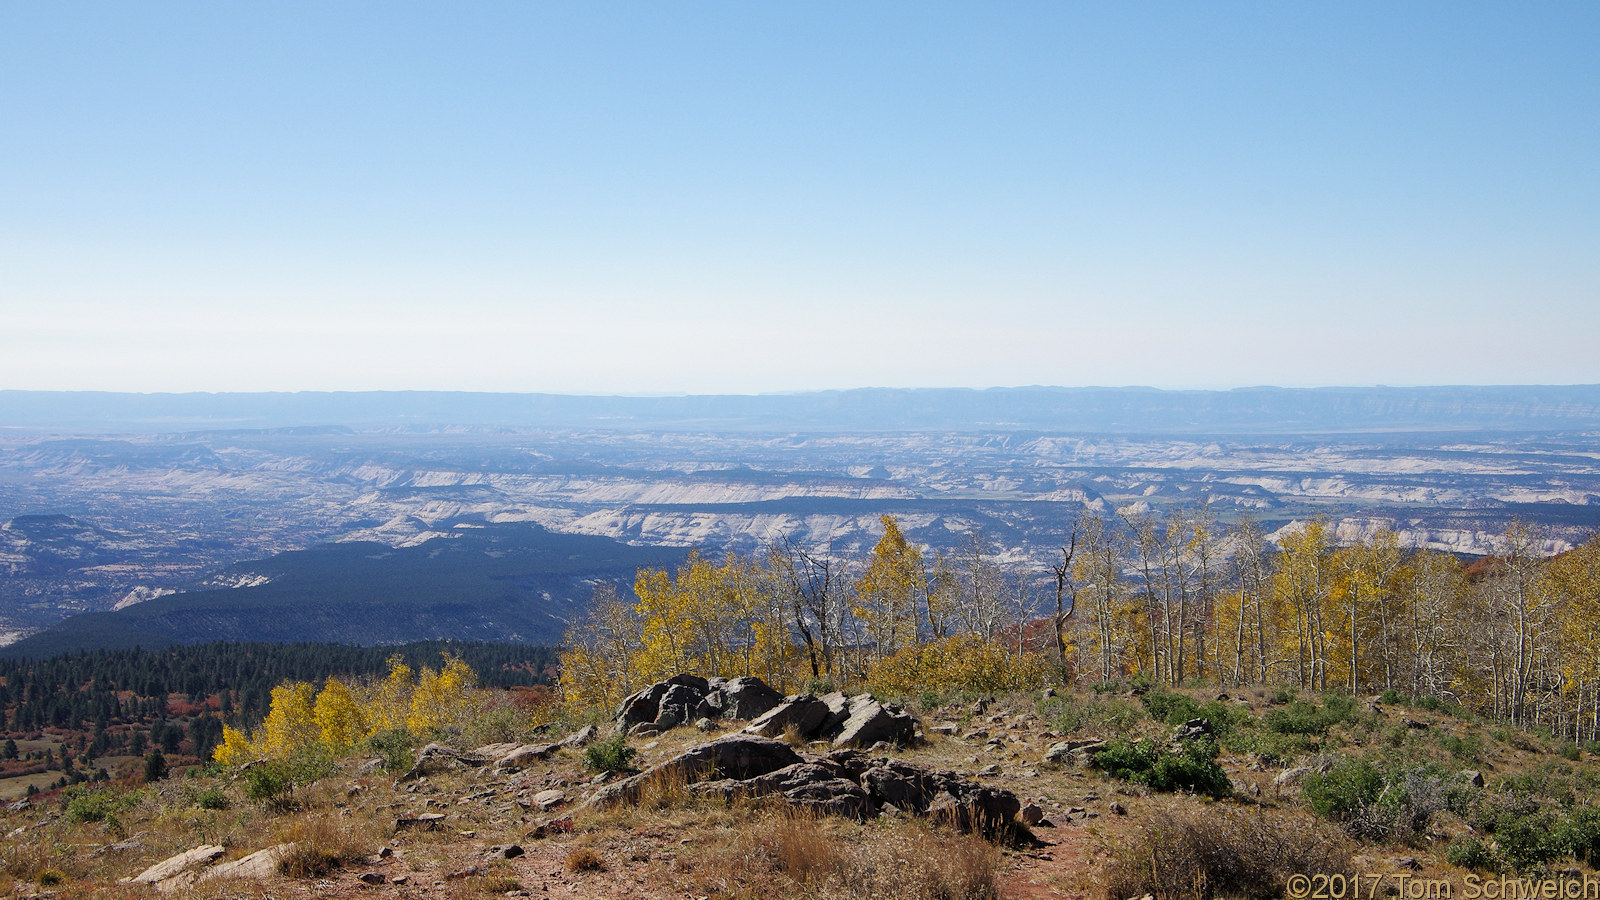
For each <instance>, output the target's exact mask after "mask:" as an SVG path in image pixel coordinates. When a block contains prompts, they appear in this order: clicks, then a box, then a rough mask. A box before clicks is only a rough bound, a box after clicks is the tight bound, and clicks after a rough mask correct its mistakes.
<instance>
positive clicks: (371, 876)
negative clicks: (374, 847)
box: [356, 872, 387, 884]
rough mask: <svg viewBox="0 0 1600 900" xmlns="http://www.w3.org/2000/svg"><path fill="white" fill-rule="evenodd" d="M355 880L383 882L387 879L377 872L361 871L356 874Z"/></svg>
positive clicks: (374, 882)
mask: <svg viewBox="0 0 1600 900" xmlns="http://www.w3.org/2000/svg"><path fill="white" fill-rule="evenodd" d="M356 880H357V881H360V882H361V883H362V884H383V883H384V882H385V881H386V880H387V879H385V878H384V877H383V875H381V874H379V873H377V872H362V873H361V874H360V875H357V876H356Z"/></svg>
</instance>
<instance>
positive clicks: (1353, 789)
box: [1301, 759, 1384, 821]
mask: <svg viewBox="0 0 1600 900" xmlns="http://www.w3.org/2000/svg"><path fill="white" fill-rule="evenodd" d="M1383 788H1384V780H1383V775H1381V774H1380V773H1379V772H1378V770H1377V769H1375V768H1373V766H1372V764H1371V763H1369V762H1367V761H1366V760H1364V759H1346V760H1344V761H1343V762H1340V763H1339V764H1338V765H1336V766H1334V767H1333V768H1332V769H1329V770H1328V771H1326V772H1313V773H1312V774H1310V775H1308V776H1306V780H1305V784H1304V785H1303V786H1302V787H1301V794H1302V795H1303V796H1304V797H1305V798H1306V805H1307V806H1309V807H1311V811H1312V812H1314V813H1316V814H1317V815H1319V816H1322V817H1323V818H1327V819H1333V820H1335V821H1344V820H1346V819H1348V818H1350V817H1351V816H1353V815H1355V814H1356V813H1357V812H1358V811H1360V810H1361V809H1363V808H1364V807H1366V806H1370V805H1371V804H1373V803H1376V802H1377V800H1378V797H1379V795H1381V794H1382V793H1383Z"/></svg>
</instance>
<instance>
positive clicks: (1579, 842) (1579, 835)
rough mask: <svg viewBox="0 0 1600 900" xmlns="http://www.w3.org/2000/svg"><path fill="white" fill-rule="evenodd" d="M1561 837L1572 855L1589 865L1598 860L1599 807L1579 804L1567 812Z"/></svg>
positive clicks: (1599, 849) (1599, 844)
mask: <svg viewBox="0 0 1600 900" xmlns="http://www.w3.org/2000/svg"><path fill="white" fill-rule="evenodd" d="M1561 839H1562V841H1563V843H1565V844H1566V845H1567V847H1568V849H1569V852H1571V853H1572V855H1573V856H1574V857H1576V858H1578V859H1581V860H1584V861H1585V862H1587V863H1589V865H1590V866H1593V865H1594V864H1595V863H1597V862H1600V809H1597V808H1595V807H1593V806H1580V807H1578V808H1577V809H1574V810H1572V811H1571V812H1570V813H1568V814H1567V820H1566V821H1565V822H1563V823H1562V825H1561Z"/></svg>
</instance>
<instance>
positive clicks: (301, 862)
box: [278, 813, 377, 878]
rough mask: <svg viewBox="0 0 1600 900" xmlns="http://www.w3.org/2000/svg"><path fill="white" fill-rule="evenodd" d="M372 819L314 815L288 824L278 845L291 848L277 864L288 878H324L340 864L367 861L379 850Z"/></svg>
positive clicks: (326, 814) (279, 869)
mask: <svg viewBox="0 0 1600 900" xmlns="http://www.w3.org/2000/svg"><path fill="white" fill-rule="evenodd" d="M372 824H373V823H372V822H371V820H359V819H356V818H355V817H352V816H339V815H335V814H333V813H313V814H309V815H306V816H303V817H301V818H299V819H298V820H296V821H294V822H291V823H288V825H287V826H286V827H284V828H283V830H282V831H281V832H280V834H279V843H286V844H291V845H292V846H291V848H290V849H289V850H288V852H286V853H285V854H284V856H283V859H282V860H281V861H279V863H278V871H279V873H281V874H282V875H284V876H286V877H289V878H321V877H322V876H324V875H326V874H328V873H329V872H331V871H333V870H334V869H336V868H338V867H339V866H340V865H342V864H344V863H347V862H356V861H358V860H361V859H364V858H366V856H367V855H368V854H370V853H371V852H372V851H373V850H375V849H376V848H377V842H376V841H375V840H373V835H372V833H371V829H372Z"/></svg>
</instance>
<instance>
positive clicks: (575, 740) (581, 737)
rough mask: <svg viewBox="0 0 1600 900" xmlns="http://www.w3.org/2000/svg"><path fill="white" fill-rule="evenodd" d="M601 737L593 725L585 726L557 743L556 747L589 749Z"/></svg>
mask: <svg viewBox="0 0 1600 900" xmlns="http://www.w3.org/2000/svg"><path fill="white" fill-rule="evenodd" d="M599 736H600V735H599V732H598V731H596V730H595V727H594V726H593V725H585V726H583V727H582V728H579V729H578V730H577V731H574V732H573V733H571V734H569V735H567V736H566V737H564V738H562V739H561V740H559V741H556V746H557V747H561V748H575V747H587V746H589V745H590V744H592V743H594V739H595V738H597V737H599Z"/></svg>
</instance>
